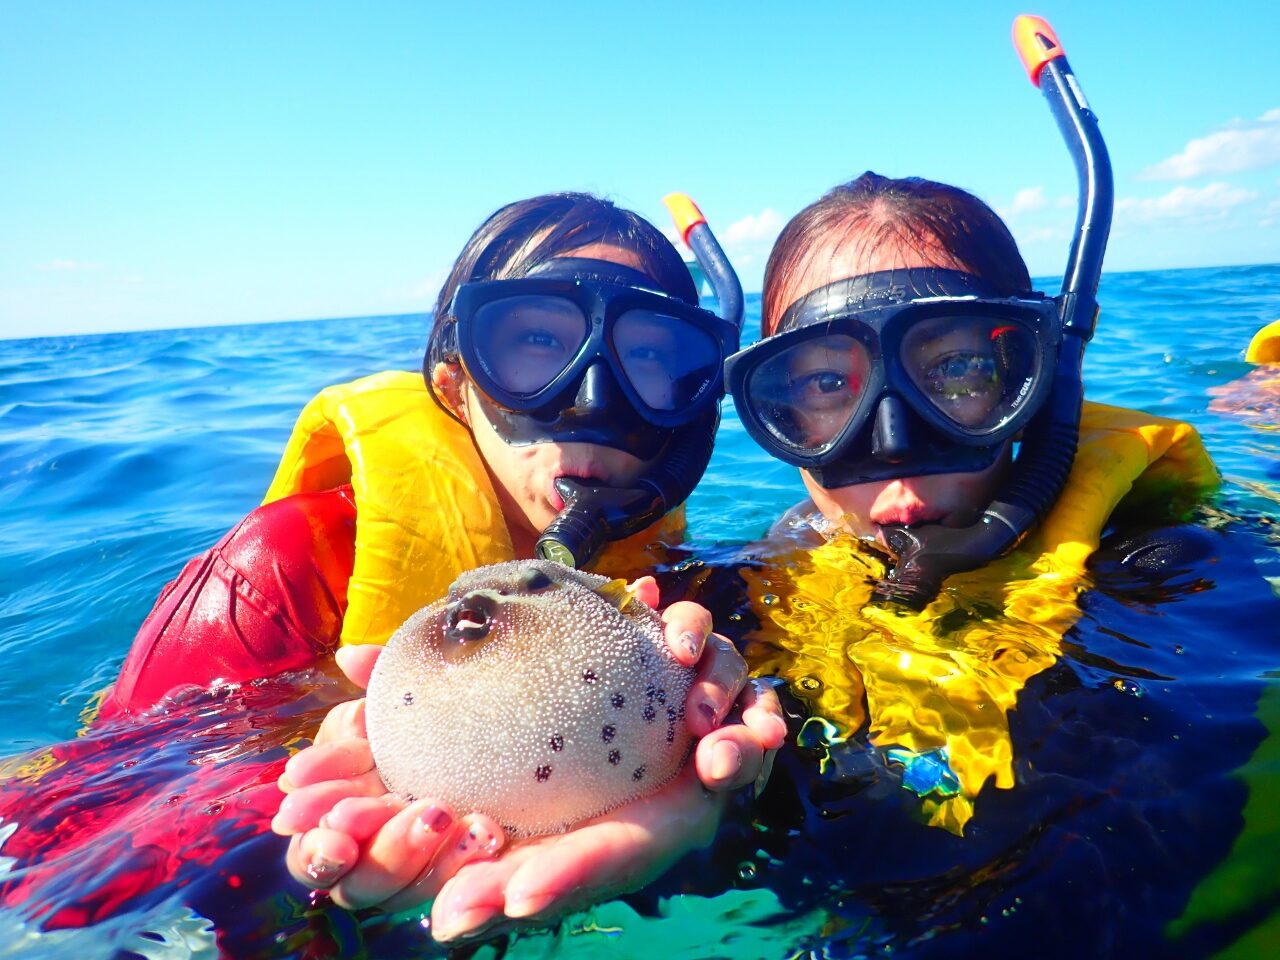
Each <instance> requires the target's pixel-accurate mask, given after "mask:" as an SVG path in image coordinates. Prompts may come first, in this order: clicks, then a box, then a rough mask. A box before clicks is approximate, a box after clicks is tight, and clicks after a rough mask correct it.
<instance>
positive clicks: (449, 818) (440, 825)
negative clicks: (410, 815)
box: [418, 807, 453, 833]
mask: <svg viewBox="0 0 1280 960" xmlns="http://www.w3.org/2000/svg"><path fill="white" fill-rule="evenodd" d="M418 822H419V823H420V824H422V828H423V829H424V830H426V831H427V832H428V833H444V832H445V831H446V830H448V829H449V825H450V824H451V823H453V814H451V813H450V812H449V811H448V810H441V809H440V808H439V807H427V809H425V810H423V811H422V812H421V813H420V814H418Z"/></svg>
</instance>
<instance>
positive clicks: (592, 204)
mask: <svg viewBox="0 0 1280 960" xmlns="http://www.w3.org/2000/svg"><path fill="white" fill-rule="evenodd" d="M593 243H608V244H612V245H614V246H617V247H621V248H623V249H624V250H629V251H631V252H632V253H634V254H635V255H636V257H637V260H638V266H637V269H639V271H640V272H641V273H643V274H645V275H646V276H648V277H649V278H650V279H652V280H653V281H654V284H655V285H656V287H657V288H658V289H659V290H661V291H662V292H663V293H666V294H668V295H669V296H672V297H676V298H678V299H680V300H683V301H685V302H686V303H693V304H696V303H697V302H698V290H697V287H695V286H694V284H693V278H692V277H691V276H690V275H689V268H688V267H686V266H685V264H684V260H683V259H682V258H681V257H680V254H678V253H677V252H676V249H675V247H673V246H672V245H671V241H669V240H668V239H667V238H666V237H665V236H663V235H662V232H661V231H660V230H658V228H657V227H655V226H654V225H653V224H651V223H650V222H649V221H648V220H645V219H644V218H643V217H641V216H639V215H638V214H635V213H632V212H631V211H630V210H624V209H622V208H621V207H618V206H615V205H614V204H613V203H612V202H610V201H608V200H605V199H603V198H602V197H597V196H593V195H592V194H589V193H547V194H543V195H542V196H539V197H530V198H529V199H528V200H517V201H516V202H515V203H509V204H507V205H506V206H505V207H501V208H499V209H498V210H497V211H495V212H494V213H492V214H491V215H490V216H489V217H488V219H486V220H485V222H484V223H482V224H480V227H479V229H477V230H476V232H475V233H473V234H472V235H471V239H470V240H468V241H467V244H466V246H464V247H463V248H462V252H461V253H460V254H458V259H457V260H455V261H454V263H453V269H452V270H450V271H449V276H448V279H446V280H445V282H444V286H443V287H441V288H440V295H439V296H438V297H437V298H436V305H435V310H434V311H433V313H432V322H431V329H432V332H433V333H434V332H435V329H436V327H437V326H439V325H440V324H441V323H443V322H446V321H447V320H449V319H451V318H449V316H448V313H449V305H450V304H451V303H452V302H453V295H454V294H455V293H457V291H458V287H459V286H460V285H461V284H464V283H467V282H468V281H471V280H509V279H512V278H515V277H523V276H525V275H527V274H528V273H529V272H530V271H531V270H534V269H535V268H537V267H539V266H540V265H542V264H544V263H546V262H547V261H548V260H550V259H552V258H553V257H557V256H563V255H565V254H567V253H571V252H573V251H574V250H577V249H579V248H581V247H585V246H589V245H590V244H593Z"/></svg>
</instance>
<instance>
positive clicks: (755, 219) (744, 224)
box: [724, 207, 782, 246]
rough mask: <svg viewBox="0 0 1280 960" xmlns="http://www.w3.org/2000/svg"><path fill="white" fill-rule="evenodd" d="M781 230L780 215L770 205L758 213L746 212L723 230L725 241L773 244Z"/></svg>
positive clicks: (741, 243) (738, 243)
mask: <svg viewBox="0 0 1280 960" xmlns="http://www.w3.org/2000/svg"><path fill="white" fill-rule="evenodd" d="M781 232H782V215H781V214H779V213H778V211H777V210H774V209H773V208H772V207H765V208H764V209H763V210H761V211H760V212H759V213H754V214H748V215H747V216H745V217H743V218H742V219H741V220H735V221H734V222H733V223H731V224H729V226H727V227H726V228H725V231H724V239H725V242H726V243H732V244H737V245H744V244H758V243H760V242H761V241H764V242H766V243H768V244H769V245H770V246H772V245H773V241H774V240H776V239H777V238H778V234H779V233H781Z"/></svg>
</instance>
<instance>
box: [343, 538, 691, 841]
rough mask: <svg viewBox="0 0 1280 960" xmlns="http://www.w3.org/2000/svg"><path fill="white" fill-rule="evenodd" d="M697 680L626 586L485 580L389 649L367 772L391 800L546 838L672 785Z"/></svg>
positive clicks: (568, 575) (564, 573) (414, 623)
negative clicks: (441, 805)
mask: <svg viewBox="0 0 1280 960" xmlns="http://www.w3.org/2000/svg"><path fill="white" fill-rule="evenodd" d="M692 680H693V670H692V669H691V668H688V667H684V666H682V665H681V664H680V663H679V662H678V661H677V660H676V659H675V657H674V656H673V655H672V654H671V652H670V650H669V649H668V647H667V644H666V641H665V640H664V639H663V626H662V620H661V619H660V618H659V616H658V615H657V613H655V612H654V611H653V609H652V608H650V607H649V606H647V605H646V604H644V603H643V602H641V601H640V600H636V599H634V598H633V597H631V595H630V594H629V593H627V591H626V588H625V585H624V584H623V582H622V581H621V580H614V581H610V580H608V579H607V578H605V577H600V576H596V575H594V574H590V573H584V572H582V571H579V570H573V569H571V568H569V567H565V566H562V565H560V564H558V563H551V562H548V561H543V560H521V561H516V562H514V563H501V564H496V565H494V566H489V567H481V568H479V569H477V570H473V571H471V572H469V573H466V574H463V575H462V576H461V577H459V578H458V579H457V580H456V581H454V583H453V585H452V586H451V587H450V588H449V594H448V596H447V597H445V598H444V599H442V600H438V601H436V602H435V603H433V604H431V605H430V606H428V607H425V608H423V609H422V610H419V611H418V612H417V613H416V614H414V615H413V616H412V617H410V618H409V619H408V620H407V621H406V622H405V624H404V625H403V626H402V627H401V628H400V629H399V630H397V631H396V633H395V634H394V635H393V636H392V637H391V639H390V640H389V641H388V642H387V646H386V649H385V650H384V651H383V653H382V655H381V656H380V657H379V658H378V662H377V666H376V667H375V668H374V671H373V676H372V678H371V679H370V682H369V690H368V695H367V703H366V716H367V727H368V734H369V740H370V744H371V746H372V748H373V756H374V761H375V763H376V764H377V767H378V772H379V773H380V774H381V776H382V779H383V781H384V782H385V783H386V785H387V787H388V788H389V789H390V790H391V791H392V792H393V793H396V794H398V795H400V796H401V797H405V798H419V797H429V798H431V799H433V800H441V801H444V802H445V803H448V804H449V805H450V806H451V807H453V809H455V810H457V811H458V812H459V813H463V812H473V811H475V812H482V813H487V814H488V815H489V816H491V817H493V818H494V819H495V820H497V821H498V822H499V823H501V824H502V825H503V827H504V828H505V829H506V830H507V831H508V832H509V833H511V834H512V835H513V836H515V837H529V836H537V835H541V834H547V833H557V832H560V831H562V830H564V829H566V828H568V827H569V826H572V825H573V824H575V823H578V822H579V821H582V820H586V819H588V818H590V817H593V816H596V815H598V814H601V813H604V812H606V811H608V810H611V809H613V808H614V807H617V806H620V805H622V804H624V803H626V802H628V801H630V800H633V799H635V798H637V797H641V796H644V795H646V794H649V793H652V792H654V791H655V790H657V789H659V788H660V787H662V786H663V785H665V784H666V783H668V782H669V781H670V780H671V779H672V778H673V777H674V776H675V775H676V774H677V773H678V772H679V770H680V768H681V767H682V766H683V765H684V762H685V760H686V759H687V757H688V755H689V750H690V745H691V739H692V738H691V737H690V735H689V733H688V730H687V729H686V726H685V722H684V702H685V696H686V694H687V693H688V690H689V684H690V683H691V682H692Z"/></svg>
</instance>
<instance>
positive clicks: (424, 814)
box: [330, 800, 459, 910]
mask: <svg viewBox="0 0 1280 960" xmlns="http://www.w3.org/2000/svg"><path fill="white" fill-rule="evenodd" d="M458 829H459V825H458V821H457V818H456V817H454V815H453V812H452V811H450V810H449V809H448V808H447V807H445V806H443V805H440V804H436V803H435V802H433V801H431V800H418V801H415V802H414V803H411V804H409V805H408V806H406V807H405V808H404V809H403V810H401V811H399V812H398V813H396V814H395V816H393V817H391V819H389V820H388V821H387V822H386V823H385V824H384V825H383V826H382V828H381V829H379V830H378V832H377V833H376V834H375V835H374V836H373V837H372V839H370V840H369V842H368V843H367V844H365V847H364V850H363V851H362V852H361V855H360V859H359V862H358V863H356V864H354V865H353V866H352V867H351V870H350V871H349V872H348V873H347V874H346V875H345V876H344V877H343V878H342V881H341V882H340V883H338V884H336V885H335V886H334V887H333V888H332V889H331V890H330V896H331V897H332V898H333V901H334V903H336V904H338V906H340V907H345V908H346V909H348V910H359V909H362V908H364V907H369V906H374V905H375V904H381V903H382V902H383V901H385V900H386V899H387V898H388V897H390V896H391V895H392V894H394V893H397V892H398V891H400V890H402V889H404V888H405V887H407V886H409V885H410V884H411V883H413V881H414V878H416V877H417V876H418V874H420V873H421V872H423V871H424V870H426V869H427V868H428V867H429V866H430V865H431V863H432V861H433V859H434V858H435V856H436V854H437V853H438V852H439V851H440V848H441V846H442V845H444V844H446V843H449V842H450V838H451V837H452V836H453V834H454V833H455V832H457V831H458Z"/></svg>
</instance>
